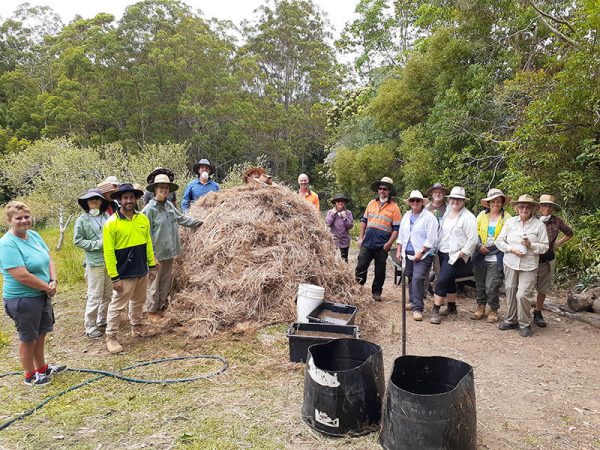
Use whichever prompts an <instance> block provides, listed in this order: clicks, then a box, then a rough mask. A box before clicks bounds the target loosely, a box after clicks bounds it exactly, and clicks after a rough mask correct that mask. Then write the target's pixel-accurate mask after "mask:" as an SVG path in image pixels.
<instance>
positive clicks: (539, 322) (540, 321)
mask: <svg viewBox="0 0 600 450" xmlns="http://www.w3.org/2000/svg"><path fill="white" fill-rule="evenodd" d="M533 323H534V324H535V326H536V327H539V328H546V325H547V324H546V321H545V320H544V316H542V312H541V311H537V310H536V311H533Z"/></svg>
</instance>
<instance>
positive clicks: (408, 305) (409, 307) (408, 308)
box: [406, 302, 413, 311]
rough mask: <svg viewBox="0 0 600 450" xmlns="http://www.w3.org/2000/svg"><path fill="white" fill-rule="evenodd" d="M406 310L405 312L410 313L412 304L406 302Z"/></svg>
mask: <svg viewBox="0 0 600 450" xmlns="http://www.w3.org/2000/svg"><path fill="white" fill-rule="evenodd" d="M406 310H407V311H412V310H413V304H412V303H410V302H408V303H407V304H406Z"/></svg>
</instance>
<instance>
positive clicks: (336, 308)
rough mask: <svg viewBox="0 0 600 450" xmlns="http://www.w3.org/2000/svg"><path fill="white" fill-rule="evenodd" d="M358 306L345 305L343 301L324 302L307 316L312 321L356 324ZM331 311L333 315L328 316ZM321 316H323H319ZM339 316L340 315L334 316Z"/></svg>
mask: <svg viewBox="0 0 600 450" xmlns="http://www.w3.org/2000/svg"><path fill="white" fill-rule="evenodd" d="M357 309H358V308H357V307H356V306H352V305H343V304H341V303H331V302H323V303H321V304H320V305H319V306H317V307H316V308H315V309H314V310H313V312H311V313H310V314H309V315H308V316H307V318H308V321H309V322H312V323H330V324H332V325H354V318H355V317H356V310H357ZM328 313H330V314H331V317H327V314H328ZM319 316H321V317H319ZM334 316H338V317H334Z"/></svg>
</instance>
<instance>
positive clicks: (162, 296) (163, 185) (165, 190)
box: [142, 174, 202, 323]
mask: <svg viewBox="0 0 600 450" xmlns="http://www.w3.org/2000/svg"><path fill="white" fill-rule="evenodd" d="M178 188H179V186H178V185H177V184H175V183H173V182H172V181H171V180H170V179H169V177H168V175H166V174H158V175H156V177H154V182H153V183H150V184H149V185H148V186H147V187H146V190H147V191H149V192H152V193H153V194H154V198H153V199H152V200H150V202H148V204H147V205H146V206H145V207H144V209H143V210H142V213H143V214H145V215H146V217H148V221H149V222H150V236H151V238H152V248H153V249H154V257H155V259H156V260H157V261H158V262H159V264H158V271H157V274H156V278H154V280H152V281H151V282H150V285H149V286H148V294H147V296H146V305H145V308H146V311H147V312H148V322H150V323H159V322H160V321H161V316H160V313H159V311H160V310H162V309H164V308H165V307H166V306H167V296H168V295H169V291H170V290H171V285H172V283H173V260H174V258H175V257H176V256H177V255H179V253H181V241H180V239H179V231H178V229H177V225H183V226H184V227H190V228H197V227H199V226H200V225H202V221H200V220H198V219H194V218H192V217H189V216H185V215H183V214H182V213H181V212H180V211H179V210H178V209H177V208H175V206H174V205H173V203H171V202H170V201H169V200H167V196H168V195H169V193H171V192H175V191H176V190H177V189H178Z"/></svg>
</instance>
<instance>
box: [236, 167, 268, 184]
mask: <svg viewBox="0 0 600 450" xmlns="http://www.w3.org/2000/svg"><path fill="white" fill-rule="evenodd" d="M266 173H267V171H266V170H265V169H263V168H262V167H250V168H249V169H246V170H245V171H244V173H243V174H242V183H244V184H248V183H252V182H256V181H260V177H261V175H266Z"/></svg>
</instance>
